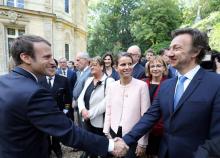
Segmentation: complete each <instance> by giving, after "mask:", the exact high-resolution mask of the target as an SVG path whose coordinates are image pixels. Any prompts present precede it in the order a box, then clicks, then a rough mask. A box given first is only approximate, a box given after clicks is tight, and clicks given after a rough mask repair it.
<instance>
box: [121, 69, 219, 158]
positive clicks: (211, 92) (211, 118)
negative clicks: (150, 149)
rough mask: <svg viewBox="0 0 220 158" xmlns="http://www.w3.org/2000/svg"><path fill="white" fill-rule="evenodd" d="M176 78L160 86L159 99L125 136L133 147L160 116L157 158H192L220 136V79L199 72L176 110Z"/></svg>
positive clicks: (201, 70) (208, 73) (201, 71)
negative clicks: (174, 98)
mask: <svg viewBox="0 0 220 158" xmlns="http://www.w3.org/2000/svg"><path fill="white" fill-rule="evenodd" d="M176 82H177V77H176V78H172V79H168V80H166V81H164V82H163V83H162V84H161V87H160V90H159V93H158V96H157V97H156V99H155V100H154V102H153V104H152V105H151V107H150V108H149V109H148V111H147V112H146V113H145V114H144V115H143V117H142V118H141V119H140V121H139V122H138V123H137V124H136V125H135V127H134V128H133V129H132V130H131V132H129V133H128V134H127V135H125V136H124V138H123V139H124V140H125V142H126V143H128V144H129V145H130V144H133V143H134V142H136V141H137V140H138V139H139V138H140V137H141V136H143V135H144V134H146V133H147V132H149V131H150V129H151V128H152V127H153V125H154V124H155V123H156V122H157V120H159V118H160V116H161V115H162V119H163V122H164V134H163V138H162V141H161V144H160V151H159V158H164V157H165V155H166V154H167V153H168V154H169V158H192V157H193V156H194V152H195V151H196V150H197V148H198V146H200V145H202V144H204V143H205V140H206V139H215V138H216V137H219V136H220V123H219V122H220V76H219V75H217V74H215V73H210V72H207V71H205V70H204V69H202V68H201V69H200V70H199V71H198V72H197V73H196V75H195V76H194V78H193V79H192V81H191V82H190V84H189V86H188V87H187V89H186V90H185V92H184V94H183V96H182V98H181V99H180V101H179V103H178V105H177V107H176V109H175V111H174V110H173V97H174V91H175V85H176Z"/></svg>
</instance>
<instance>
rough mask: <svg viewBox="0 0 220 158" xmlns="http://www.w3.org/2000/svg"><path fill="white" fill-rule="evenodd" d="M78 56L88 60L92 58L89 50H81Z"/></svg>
mask: <svg viewBox="0 0 220 158" xmlns="http://www.w3.org/2000/svg"><path fill="white" fill-rule="evenodd" d="M77 56H78V57H80V58H83V59H86V60H90V56H89V54H88V53H87V52H79V53H78V54H77Z"/></svg>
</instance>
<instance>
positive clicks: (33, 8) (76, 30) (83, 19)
mask: <svg viewBox="0 0 220 158" xmlns="http://www.w3.org/2000/svg"><path fill="white" fill-rule="evenodd" d="M87 10H88V0H0V50H1V51H0V74H4V73H6V72H7V70H8V68H7V66H8V62H9V57H10V52H9V47H10V43H11V42H12V41H13V39H14V38H16V37H17V36H19V35H22V34H34V35H39V36H42V37H44V38H45V39H47V40H48V41H49V42H50V43H51V44H52V51H53V55H54V57H55V58H57V59H58V58H60V57H66V58H67V59H68V60H73V59H74V57H75V54H76V53H77V52H79V51H85V50H86V45H87V43H86V41H87Z"/></svg>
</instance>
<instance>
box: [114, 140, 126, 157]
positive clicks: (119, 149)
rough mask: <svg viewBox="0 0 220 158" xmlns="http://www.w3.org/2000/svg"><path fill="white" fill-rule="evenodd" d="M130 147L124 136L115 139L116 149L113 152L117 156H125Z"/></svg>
mask: <svg viewBox="0 0 220 158" xmlns="http://www.w3.org/2000/svg"><path fill="white" fill-rule="evenodd" d="M128 149H129V147H128V145H127V144H126V143H125V142H124V140H123V139H122V138H118V137H117V138H115V139H114V151H113V152H112V154H113V155H114V156H116V157H123V156H125V155H126V154H127V151H128Z"/></svg>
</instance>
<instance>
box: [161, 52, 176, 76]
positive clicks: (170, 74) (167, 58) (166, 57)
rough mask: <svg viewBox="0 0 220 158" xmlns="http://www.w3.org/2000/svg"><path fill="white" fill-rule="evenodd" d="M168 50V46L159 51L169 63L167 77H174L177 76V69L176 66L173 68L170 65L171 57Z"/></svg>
mask: <svg viewBox="0 0 220 158" xmlns="http://www.w3.org/2000/svg"><path fill="white" fill-rule="evenodd" d="M168 51H169V49H168V48H164V49H161V50H160V51H159V55H160V56H161V57H162V58H163V60H164V61H165V63H166V64H167V68H168V75H167V78H172V77H176V75H177V70H176V69H175V68H173V67H172V65H170V59H169V57H168Z"/></svg>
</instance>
